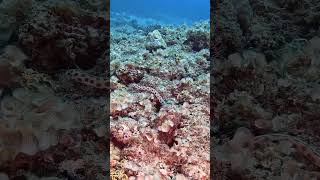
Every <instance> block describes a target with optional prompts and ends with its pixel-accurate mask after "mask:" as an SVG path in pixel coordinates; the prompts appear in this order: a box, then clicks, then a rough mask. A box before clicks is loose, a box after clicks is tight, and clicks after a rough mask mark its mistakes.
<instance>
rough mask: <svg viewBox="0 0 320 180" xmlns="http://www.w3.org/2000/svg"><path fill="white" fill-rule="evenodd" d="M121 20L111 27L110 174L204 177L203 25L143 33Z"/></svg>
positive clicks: (205, 36) (206, 121)
mask: <svg viewBox="0 0 320 180" xmlns="http://www.w3.org/2000/svg"><path fill="white" fill-rule="evenodd" d="M126 19H127V18H125V16H124V17H123V18H119V16H117V18H115V19H112V23H113V24H112V26H111V51H110V58H111V62H110V67H111V69H110V70H111V79H110V80H111V82H110V84H115V85H116V86H115V88H114V89H112V90H111V108H110V136H111V137H110V138H111V139H110V168H111V171H112V172H117V171H119V172H120V171H122V172H123V173H125V174H126V175H127V176H128V177H129V179H172V178H175V179H209V169H210V163H209V161H210V157H209V156H210V155H209V140H210V139H209V100H208V99H209V80H210V76H209V46H208V45H209V25H208V22H207V21H204V22H200V23H196V24H195V25H193V26H184V25H182V26H177V27H174V26H172V27H171V26H166V25H161V26H155V25H153V26H146V28H141V27H142V26H139V25H137V24H133V23H130V22H127V21H126ZM113 21H114V22H113ZM148 27H150V28H148ZM193 32H195V33H193ZM197 38H201V41H198V39H197ZM195 149H196V150H197V151H195Z"/></svg>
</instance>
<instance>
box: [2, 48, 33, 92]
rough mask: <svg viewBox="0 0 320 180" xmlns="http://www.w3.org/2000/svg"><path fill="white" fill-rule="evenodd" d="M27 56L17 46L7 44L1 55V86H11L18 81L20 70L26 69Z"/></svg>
mask: <svg viewBox="0 0 320 180" xmlns="http://www.w3.org/2000/svg"><path fill="white" fill-rule="evenodd" d="M26 59H27V56H26V55H25V54H24V53H23V52H22V51H21V50H20V49H19V48H17V47H16V46H11V45H9V46H7V47H6V48H5V49H4V53H3V54H2V55H1V56H0V86H2V87H10V86H11V85H13V84H15V83H18V79H19V72H21V71H22V70H23V69H24V62H25V60H26Z"/></svg>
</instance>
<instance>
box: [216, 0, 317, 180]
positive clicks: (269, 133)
mask: <svg viewBox="0 0 320 180" xmlns="http://www.w3.org/2000/svg"><path fill="white" fill-rule="evenodd" d="M315 2H316V1H312V0H311V1H309V0H307V1H279V2H277V3H274V2H273V1H260V0H257V1H245V0H243V1H239V2H237V3H236V2H235V1H234V2H231V1H230V2H229V1H228V2H227V1H223V2H222V1H218V2H216V3H215V8H214V9H213V10H212V11H213V12H215V13H213V18H215V19H216V21H214V22H213V24H212V26H211V27H212V31H213V32H214V33H213V34H212V36H211V44H212V46H211V50H212V52H213V54H212V55H213V58H212V59H211V60H212V70H211V76H212V81H211V87H212V88H211V90H212V91H211V93H212V99H211V112H212V119H211V121H212V126H211V128H212V130H213V136H212V137H211V140H212V142H213V143H212V147H211V148H212V153H213V154H212V155H213V157H212V163H213V167H216V168H214V170H213V171H214V172H213V177H214V178H215V179H319V173H318V172H319V168H320V167H319V159H320V155H319V152H320V151H319V149H318V147H319V142H320V136H319V133H318V132H319V128H318V125H319V121H318V118H319V117H320V116H319V112H318V111H317V110H316V109H318V108H319V99H318V97H319V96H318V94H319V93H318V88H319V54H318V53H317V52H318V51H319V36H320V34H319V31H318V29H319V23H317V22H315V21H313V20H314V18H315V17H317V16H318V15H317V14H318V12H317V11H316V10H315V8H318V7H319V6H318V4H317V5H316V4H314V5H312V4H313V3H315ZM302 14H303V17H302V16H301V15H302ZM309 22H312V23H311V24H312V25H311V24H309Z"/></svg>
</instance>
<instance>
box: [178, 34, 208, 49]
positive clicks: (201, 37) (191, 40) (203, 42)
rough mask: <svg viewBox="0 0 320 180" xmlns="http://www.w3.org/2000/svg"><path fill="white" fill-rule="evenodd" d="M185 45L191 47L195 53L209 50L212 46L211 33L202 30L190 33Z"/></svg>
mask: <svg viewBox="0 0 320 180" xmlns="http://www.w3.org/2000/svg"><path fill="white" fill-rule="evenodd" d="M184 44H186V45H188V46H190V47H191V49H192V50H193V51H201V50H202V49H208V48H209V44H210V33H209V32H206V31H202V30H195V31H194V30H191V31H188V32H187V40H186V41H185V42H184Z"/></svg>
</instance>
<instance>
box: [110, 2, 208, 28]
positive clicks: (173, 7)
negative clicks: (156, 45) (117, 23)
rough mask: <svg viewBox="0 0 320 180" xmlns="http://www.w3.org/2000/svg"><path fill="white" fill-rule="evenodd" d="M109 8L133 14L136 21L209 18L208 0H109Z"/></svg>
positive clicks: (185, 21) (163, 21)
mask: <svg viewBox="0 0 320 180" xmlns="http://www.w3.org/2000/svg"><path fill="white" fill-rule="evenodd" d="M110 10H111V13H123V14H126V15H131V16H134V17H136V19H137V20H138V21H139V20H140V21H143V20H145V19H152V20H154V21H158V22H161V23H163V24H175V25H178V24H184V23H185V24H192V23H194V22H196V21H201V20H208V19H209V17H210V0H110ZM111 17H112V14H111ZM142 23H144V22H142Z"/></svg>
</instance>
